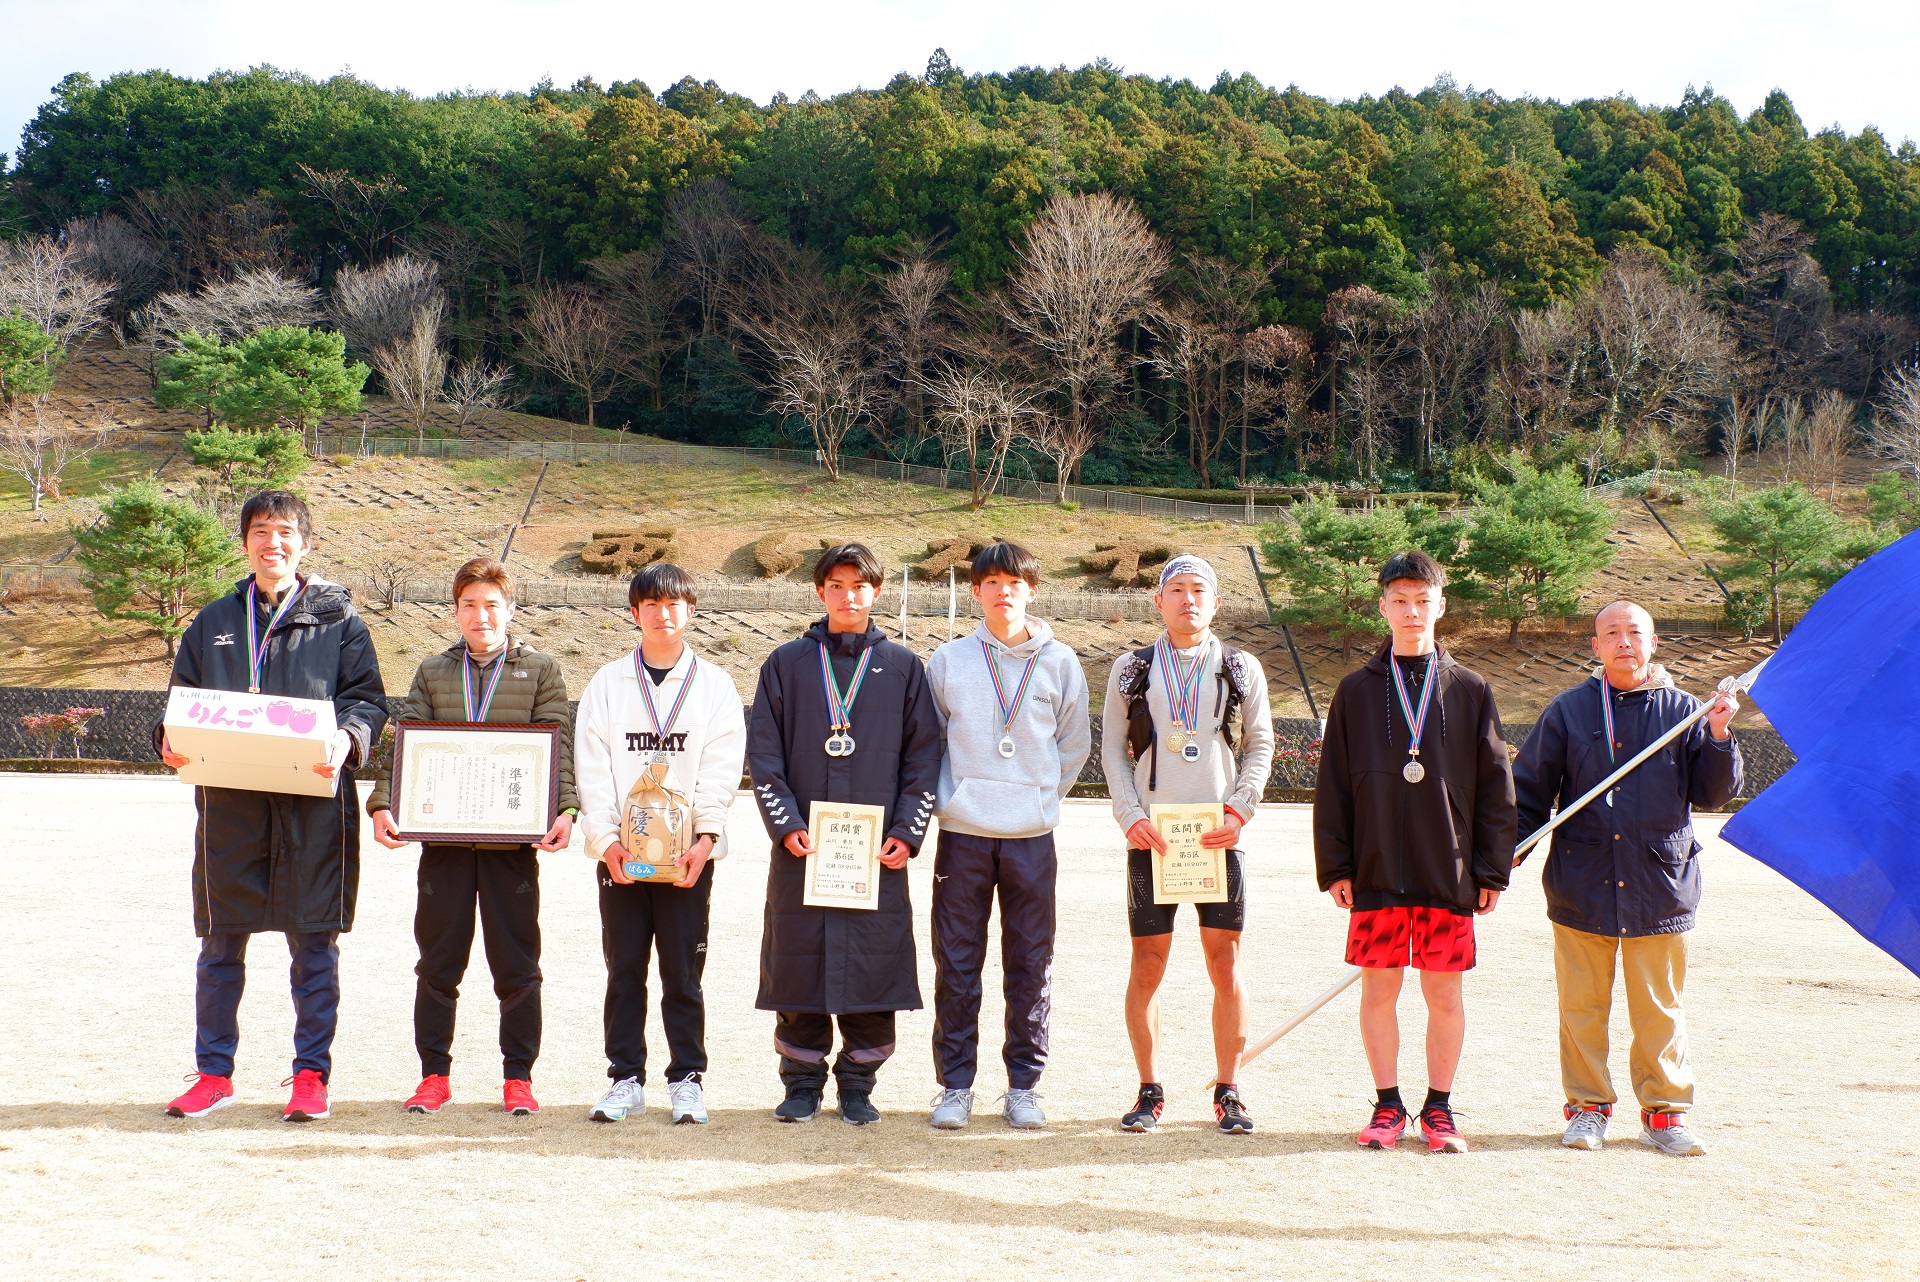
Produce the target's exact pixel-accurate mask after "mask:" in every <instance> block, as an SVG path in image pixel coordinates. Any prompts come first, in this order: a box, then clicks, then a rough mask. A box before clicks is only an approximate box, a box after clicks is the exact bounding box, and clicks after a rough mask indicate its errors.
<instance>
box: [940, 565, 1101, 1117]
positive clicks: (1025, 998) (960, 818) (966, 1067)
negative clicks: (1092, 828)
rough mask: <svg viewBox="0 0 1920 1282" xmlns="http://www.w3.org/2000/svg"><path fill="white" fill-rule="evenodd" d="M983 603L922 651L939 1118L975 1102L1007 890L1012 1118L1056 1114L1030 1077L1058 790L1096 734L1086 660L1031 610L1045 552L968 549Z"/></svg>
mask: <svg viewBox="0 0 1920 1282" xmlns="http://www.w3.org/2000/svg"><path fill="white" fill-rule="evenodd" d="M971 577H972V579H973V595H974V596H975V597H976V598H977V599H978V600H979V602H980V607H981V613H982V614H983V615H984V616H985V617H984V618H983V619H982V621H981V623H980V626H979V627H978V628H977V629H975V630H974V633H973V635H972V636H969V637H963V638H961V639H959V640H957V641H949V642H947V644H945V645H943V646H941V647H940V648H939V649H938V650H935V651H934V652H933V658H932V659H931V660H929V661H928V663H927V682H928V685H929V686H931V688H932V690H933V699H934V704H935V707H936V708H937V709H938V710H939V714H940V724H941V728H942V729H943V731H944V732H945V737H946V755H945V757H944V759H943V760H942V762H941V766H940V783H939V787H938V794H939V800H938V802H937V803H936V805H935V808H934V813H935V815H936V816H938V818H939V820H940V838H939V846H938V853H937V854H936V855H935V857H934V865H933V878H934V881H933V966H934V1022H933V1058H934V1067H935V1070H936V1071H937V1072H938V1073H939V1074H940V1086H941V1090H940V1094H939V1095H938V1096H937V1097H936V1098H935V1099H934V1102H933V1117H932V1122H933V1125H934V1126H936V1127H938V1128H940V1129H942V1130H958V1129H959V1128H961V1127H963V1126H965V1125H966V1124H967V1119H968V1118H969V1117H970V1116H971V1115H972V1112H973V1078H974V1072H975V1069H976V1067H977V1065H978V1062H979V1051H980V988H981V985H980V971H981V966H982V965H983V964H984V963H985V961H986V951H987V920H988V918H989V917H990V916H991V914H992V912H993V900H994V895H995V892H996V891H997V892H998V894H999V897H1000V960H1001V969H1002V971H1003V974H1004V985H1005V993H1006V999H1007V1039H1006V1045H1005V1047H1004V1049H1003V1051H1002V1056H1003V1058H1004V1059H1005V1061H1006V1065H1007V1094H1006V1098H1005V1105H1004V1108H1003V1110H1002V1112H1003V1115H1004V1116H1005V1117H1006V1119H1007V1124H1008V1125H1010V1126H1014V1127H1017V1128H1019V1129H1022V1130H1033V1129H1038V1128H1040V1127H1043V1126H1045V1125H1046V1124H1047V1119H1046V1114H1045V1113H1044V1112H1042V1111H1041V1108H1040V1104H1039V1098H1038V1096H1037V1094H1036V1092H1035V1088H1036V1087H1037V1086H1038V1085H1039V1083H1040V1072H1041V1070H1042V1069H1043V1068H1044V1067H1045V1066H1046V1061H1047V1020H1048V1015H1049V1013H1050V1011H1051V1007H1052V978H1053V935H1054V880H1055V875H1056V872H1057V868H1058V865H1057V863H1056V861H1055V858H1054V849H1053V829H1054V827H1055V826H1056V825H1057V824H1058V823H1059V822H1060V801H1061V799H1062V798H1063V797H1065V796H1066V795H1067V791H1068V789H1070V788H1072V787H1073V781H1074V780H1075V779H1076V778H1078V777H1079V774H1080V767H1081V766H1082V765H1083V764H1084V763H1085V762H1086V759H1087V753H1088V752H1089V750H1090V749H1091V747H1092V731H1091V729H1090V728H1089V726H1088V722H1087V678H1086V674H1085V673H1084V672H1082V671H1081V670H1080V660H1079V657H1078V656H1077V655H1075V654H1074V652H1073V651H1072V650H1071V649H1070V648H1069V647H1067V646H1065V645H1063V644H1062V643H1060V642H1059V641H1056V640H1054V639H1053V630H1052V629H1051V628H1049V627H1048V626H1047V625H1046V624H1045V623H1044V622H1042V621H1041V620H1039V619H1034V618H1029V617H1028V616H1027V604H1028V603H1029V602H1030V601H1032V599H1033V594H1034V590H1035V589H1036V588H1038V587H1039V586H1040V562H1039V560H1038V559H1037V558H1035V556H1034V555H1033V553H1031V552H1029V551H1027V550H1026V549H1025V548H1023V547H1021V546H1019V545H1018V544H1016V543H995V544H992V545H990V546H988V547H986V548H984V549H982V551H981V552H980V554H979V555H978V556H976V557H974V559H973V567H972V574H971Z"/></svg>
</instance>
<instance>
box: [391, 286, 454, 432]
mask: <svg viewBox="0 0 1920 1282" xmlns="http://www.w3.org/2000/svg"><path fill="white" fill-rule="evenodd" d="M442 308H443V304H442V303H441V301H440V300H439V299H438V298H436V299H434V300H433V301H431V302H428V303H423V304H422V305H421V306H420V307H419V308H417V309H416V310H415V311H414V313H413V325H412V327H411V328H410V329H409V330H408V331H407V334H406V336H405V337H403V338H396V339H394V340H393V341H392V342H390V343H387V344H385V345H384V346H381V347H377V348H375V349H374V351H373V364H374V368H375V369H378V370H379V371H380V379H381V381H382V382H384V383H385V384H386V385H387V395H389V396H391V397H392V398H393V399H394V400H395V401H396V402H397V403H399V404H401V405H404V406H406V407H407V412H408V413H409V414H410V415H411V416H412V418H413V430H414V432H415V434H416V435H418V436H419V438H420V440H421V441H422V442H423V443H424V442H425V441H426V439H427V411H428V409H429V408H430V407H431V406H432V405H433V403H434V402H435V401H437V400H439V399H440V398H441V388H442V387H443V386H444V385H445V383H446V381H447V354H446V352H445V351H443V350H442V349H441V347H440V320H441V315H442Z"/></svg>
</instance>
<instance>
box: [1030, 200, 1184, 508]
mask: <svg viewBox="0 0 1920 1282" xmlns="http://www.w3.org/2000/svg"><path fill="white" fill-rule="evenodd" d="M1167 263H1168V259H1167V249H1166V246H1165V244H1164V243H1162V241H1161V239H1160V237H1159V236H1158V235H1156V234H1155V233H1154V231H1153V229H1152V228H1150V227H1148V226H1147V221H1146V219H1144V218H1142V217H1141V216H1140V212H1139V211H1138V210H1137V209H1135V208H1134V207H1133V205H1132V204H1131V203H1130V202H1127V201H1124V200H1119V199H1116V198H1114V197H1113V196H1110V195H1108V194H1107V193H1105V192H1095V193H1093V194H1091V195H1079V194H1074V193H1064V194H1061V195H1056V196H1054V197H1052V198H1051V199H1049V200H1048V201H1047V203H1046V206H1045V207H1044V208H1043V209H1041V211H1040V213H1039V216H1038V217H1036V218H1035V219H1034V220H1033V221H1032V222H1031V223H1029V224H1028V225H1027V230H1026V236H1025V239H1024V240H1023V241H1022V243H1021V246H1020V250H1019V254H1018V260H1017V262H1016V263H1015V266H1014V271H1013V277H1012V280H1011V281H1010V282H1009V285H1008V292H1007V299H1006V302H1005V303H1004V304H1003V311H1004V314H1005V317H1006V320H1007V323H1008V324H1009V325H1010V326H1012V328H1013V329H1014V330H1015V331H1017V332H1019V333H1020V334H1022V335H1023V336H1024V337H1025V339H1026V341H1027V342H1028V343H1029V344H1030V345H1031V347H1032V348H1033V350H1034V355H1035V360H1034V362H1033V363H1034V365H1035V367H1036V368H1037V369H1039V370H1041V371H1043V378H1044V382H1045V383H1046V384H1047V385H1048V386H1049V387H1050V388H1051V389H1052V391H1053V394H1054V396H1055V399H1056V400H1057V401H1058V402H1059V404H1058V406H1057V409H1056V412H1055V413H1054V414H1052V415H1051V416H1050V418H1051V419H1053V420H1055V421H1054V423H1053V425H1052V427H1050V428H1049V429H1048V431H1049V439H1050V440H1052V441H1053V443H1054V444H1053V447H1052V448H1051V449H1049V450H1047V451H1046V453H1047V454H1048V456H1049V457H1051V458H1053V459H1054V461H1055V463H1056V466H1059V467H1062V468H1063V469H1064V470H1062V471H1061V472H1060V473H1059V475H1058V476H1056V477H1055V483H1056V484H1057V486H1058V487H1059V492H1060V495H1061V497H1062V498H1063V499H1064V498H1065V495H1066V487H1067V485H1068V484H1069V483H1070V482H1072V481H1073V479H1074V478H1075V476H1076V475H1077V474H1078V472H1079V468H1080V460H1081V459H1083V458H1084V457H1086V455H1087V453H1088V452H1089V451H1090V450H1092V449H1093V447H1094V445H1095V444H1097V443H1098V440H1099V424H1100V413H1101V410H1102V408H1103V405H1104V402H1105V400H1106V399H1107V397H1108V394H1109V393H1110V391H1111V389H1112V385H1113V381H1114V377H1115V358H1116V356H1117V343H1116V339H1117V336H1118V333H1119V329H1120V326H1121V325H1122V324H1124V323H1125V322H1127V321H1129V320H1132V319H1134V318H1135V317H1138V316H1140V315H1141V314H1142V313H1143V311H1144V309H1145V307H1146V305H1147V303H1148V301H1149V300H1150V299H1151V298H1152V296H1153V288H1154V285H1155V283H1156V282H1157V281H1158V280H1159V279H1160V277H1161V275H1162V274H1163V273H1165V271H1166V270H1167Z"/></svg>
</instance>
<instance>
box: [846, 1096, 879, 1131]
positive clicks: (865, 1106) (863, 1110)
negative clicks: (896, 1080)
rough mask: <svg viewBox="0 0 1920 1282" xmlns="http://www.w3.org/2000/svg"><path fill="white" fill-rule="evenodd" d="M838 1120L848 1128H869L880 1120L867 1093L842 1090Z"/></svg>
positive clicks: (877, 1111)
mask: <svg viewBox="0 0 1920 1282" xmlns="http://www.w3.org/2000/svg"><path fill="white" fill-rule="evenodd" d="M840 1120H841V1121H843V1122H845V1123H846V1124H847V1125H849V1126H871V1125H872V1124H873V1123H875V1122H877V1121H879V1120H880V1110H879V1109H877V1108H875V1107H874V1106H873V1097H872V1096H871V1095H869V1094H868V1093H867V1092H865V1091H849V1090H845V1089H842V1090H841V1092H840Z"/></svg>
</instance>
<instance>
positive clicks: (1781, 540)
mask: <svg viewBox="0 0 1920 1282" xmlns="http://www.w3.org/2000/svg"><path fill="white" fill-rule="evenodd" d="M1708 517H1709V519H1710V520H1711V521H1712V522H1713V530H1714V533H1715V534H1717V535H1719V536H1720V550H1721V551H1722V552H1726V553H1729V554H1731V555H1733V556H1734V557H1736V558H1738V559H1737V560H1735V561H1734V562H1732V563H1731V564H1728V565H1723V566H1722V567H1720V569H1721V573H1722V574H1724V575H1725V576H1726V577H1727V578H1730V579H1735V580H1746V581H1749V582H1752V583H1754V584H1756V585H1757V586H1758V587H1759V588H1760V589H1761V590H1763V591H1764V592H1765V593H1766V595H1767V601H1768V606H1769V610H1768V612H1769V614H1770V615H1771V616H1772V617H1771V623H1772V627H1773V639H1774V641H1775V642H1776V643H1778V642H1779V640H1780V636H1781V629H1780V602H1781V599H1782V597H1783V596H1788V597H1791V596H1792V595H1793V593H1794V588H1795V585H1796V584H1800V583H1808V582H1813V581H1814V580H1815V579H1816V578H1817V576H1818V575H1819V573H1820V571H1821V569H1822V567H1824V566H1825V565H1826V563H1827V562H1828V561H1829V560H1830V559H1831V558H1832V557H1833V556H1834V554H1835V553H1836V552H1837V551H1838V550H1839V548H1840V544H1841V542H1842V538H1843V536H1844V533H1845V530H1844V527H1843V526H1842V524H1841V521H1840V518H1839V516H1838V515H1836V514H1835V513H1834V510H1833V509H1832V508H1830V507H1828V506H1827V505H1826V504H1825V503H1822V502H1821V501H1820V500H1819V499H1818V498H1817V497H1815V496H1814V495H1812V494H1809V493H1808V492H1807V491H1806V490H1804V489H1802V488H1801V487H1800V485H1799V483H1798V482H1792V483H1789V484H1786V485H1776V486H1774V487H1772V488H1771V489H1765V490H1761V491H1759V492H1758V493H1755V494H1748V495H1746V496H1745V497H1743V498H1740V499H1738V500H1736V501H1734V502H1732V503H1718V504H1715V505H1714V506H1713V507H1712V508H1710V509H1708Z"/></svg>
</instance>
